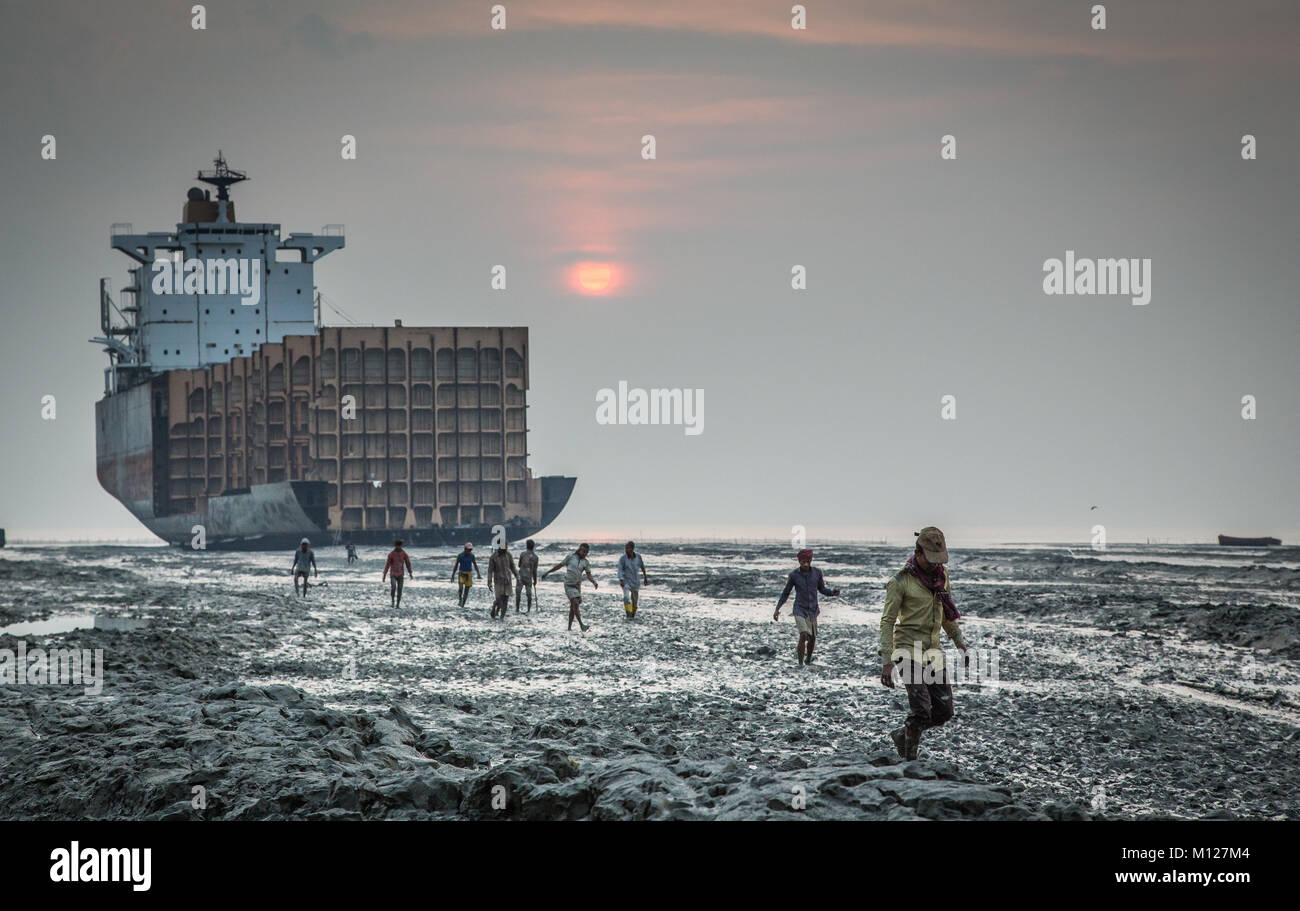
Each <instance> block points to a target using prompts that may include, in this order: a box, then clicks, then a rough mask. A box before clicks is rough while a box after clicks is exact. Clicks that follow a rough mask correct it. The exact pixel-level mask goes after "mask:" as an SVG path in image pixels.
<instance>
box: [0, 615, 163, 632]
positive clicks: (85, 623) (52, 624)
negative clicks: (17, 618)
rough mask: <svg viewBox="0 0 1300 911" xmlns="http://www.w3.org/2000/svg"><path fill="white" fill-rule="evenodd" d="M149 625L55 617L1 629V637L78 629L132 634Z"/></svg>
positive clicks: (127, 620)
mask: <svg viewBox="0 0 1300 911" xmlns="http://www.w3.org/2000/svg"><path fill="white" fill-rule="evenodd" d="M148 625H149V621H148V620H136V619H134V618H131V617H98V616H95V615H94V614H70V615H68V616H66V617H55V618H53V619H52V620H38V621H36V622H34V623H14V624H11V625H9V626H4V627H0V636H49V635H53V634H55V633H69V632H72V631H73V630H77V629H102V630H108V631H110V632H130V631H132V630H137V629H142V628H144V627H146V626H148Z"/></svg>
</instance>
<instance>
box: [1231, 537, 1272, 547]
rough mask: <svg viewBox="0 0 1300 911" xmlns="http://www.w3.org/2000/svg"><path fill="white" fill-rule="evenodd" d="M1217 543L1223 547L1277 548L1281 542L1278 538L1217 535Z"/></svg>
mask: <svg viewBox="0 0 1300 911" xmlns="http://www.w3.org/2000/svg"><path fill="white" fill-rule="evenodd" d="M1219 543H1220V544H1222V545H1223V546H1224V547H1279V546H1281V544H1282V541H1281V539H1280V538H1233V537H1231V536H1229V535H1219Z"/></svg>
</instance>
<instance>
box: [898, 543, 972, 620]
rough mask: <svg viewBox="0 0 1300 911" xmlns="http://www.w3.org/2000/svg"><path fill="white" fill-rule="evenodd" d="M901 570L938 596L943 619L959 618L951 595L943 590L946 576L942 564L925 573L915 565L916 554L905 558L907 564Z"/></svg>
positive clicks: (946, 579)
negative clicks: (941, 604)
mask: <svg viewBox="0 0 1300 911" xmlns="http://www.w3.org/2000/svg"><path fill="white" fill-rule="evenodd" d="M903 569H905V570H907V571H908V572H909V573H911V574H912V575H913V576H915V577H916V579H917V581H918V582H920V583H921V584H922V585H924V586H925V587H926V588H927V589H928V590H929V591H931V592H933V593H934V594H936V595H938V596H939V600H940V601H941V602H943V619H945V620H956V619H958V618H959V617H961V614H959V613H957V605H956V604H954V603H953V600H952V595H950V594H948V592H947V591H945V590H944V589H945V586H946V585H947V582H948V574H947V571H946V570H945V569H944V568H943V564H939V565H937V566H936V567H935V568H934V571H932V572H928V573H927V572H926V571H925V570H923V569H921V567H919V566H917V565H916V554H912V556H910V557H908V558H907V563H905V564H904V565H903Z"/></svg>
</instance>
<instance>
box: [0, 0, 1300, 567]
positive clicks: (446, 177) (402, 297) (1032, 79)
mask: <svg viewBox="0 0 1300 911" xmlns="http://www.w3.org/2000/svg"><path fill="white" fill-rule="evenodd" d="M191 5H192V4H191V3H189V2H185V3H164V2H130V0H126V2H113V3H93V4H87V3H69V2H42V3H31V2H23V3H10V2H3V0H0V106H2V107H0V110H2V112H3V122H4V128H3V130H0V161H2V162H3V169H2V170H0V175H3V176H2V177H0V180H2V181H3V185H2V190H3V192H2V194H0V244H2V247H0V249H3V254H2V255H3V260H2V261H3V266H4V272H3V279H4V280H3V285H0V287H2V288H3V292H2V293H3V300H2V302H0V307H2V308H3V313H4V317H5V331H4V332H3V333H0V371H3V382H2V383H0V407H3V410H4V414H6V415H7V416H8V420H7V423H6V424H5V429H4V432H3V436H2V437H0V526H4V527H7V528H8V529H9V533H10V535H11V536H40V535H53V534H59V535H70V536H72V537H92V536H96V535H99V534H105V533H108V534H136V535H138V534H142V533H144V530H143V528H141V527H140V526H139V525H138V524H137V523H135V521H134V520H133V519H132V518H131V517H130V516H129V514H128V513H127V512H126V511H125V509H123V508H122V507H121V506H120V505H118V504H117V502H116V501H115V500H113V499H112V498H111V497H110V496H109V495H108V494H106V493H104V492H103V491H102V490H101V489H100V487H99V485H98V483H97V481H96V480H95V466H94V453H95V447H94V433H93V421H92V417H93V403H94V401H95V399H97V398H98V397H99V395H100V393H101V390H102V385H103V380H102V369H103V366H104V364H105V358H104V357H103V356H102V355H101V354H100V353H99V350H98V349H97V348H96V347H95V346H92V345H89V344H87V343H86V340H87V339H88V338H90V337H91V336H92V335H97V334H98V326H97V322H98V309H97V287H98V281H99V279H100V278H101V277H110V278H111V279H112V287H113V288H114V289H116V288H118V287H120V286H121V285H122V284H124V283H125V279H126V268H127V265H128V260H127V259H126V257H124V256H122V255H121V254H118V253H115V252H113V251H111V250H110V249H109V246H108V241H109V226H110V224H112V223H113V222H131V223H132V224H133V225H134V227H135V230H136V231H138V232H143V231H151V230H153V231H163V230H172V229H173V228H174V225H175V223H176V221H177V220H178V219H179V218H180V211H181V205H182V202H183V200H184V196H185V191H186V189H187V188H188V187H189V186H191V185H192V184H193V183H194V181H193V177H194V171H195V170H196V169H197V168H201V167H208V166H209V165H210V161H211V159H212V157H213V156H214V155H215V154H216V150H217V149H218V148H221V149H223V150H224V151H225V154H226V157H227V158H228V160H229V161H230V163H231V165H232V166H233V167H236V168H240V169H244V170H247V171H248V172H249V174H250V175H251V177H252V180H250V181H249V182H248V183H246V184H243V185H241V186H240V187H238V188H236V191H235V196H234V198H235V202H236V206H237V210H238V215H239V216H240V218H241V219H243V220H258V221H275V222H279V223H281V224H282V225H283V226H284V231H285V232H286V233H288V232H289V231H315V230H319V229H320V227H321V226H322V225H324V224H326V223H333V222H339V223H343V224H344V225H345V226H346V231H347V247H346V249H344V250H343V251H341V252H338V253H334V254H332V255H331V256H329V257H327V258H326V259H325V260H323V261H322V262H321V264H320V265H319V266H318V267H317V270H316V282H317V285H318V287H319V288H320V289H321V290H322V291H323V292H324V294H325V295H326V296H327V297H328V298H329V299H330V300H332V301H334V302H336V303H337V304H338V305H339V306H341V307H342V308H343V309H344V310H345V311H346V312H348V313H349V314H351V315H352V316H353V317H354V318H356V319H357V320H359V321H361V322H366V323H376V324H379V325H383V324H391V321H392V320H393V319H394V318H398V319H402V320H403V321H404V322H405V323H406V324H407V325H422V324H427V325H435V326H446V325H458V324H461V325H482V324H485V323H486V324H501V325H520V324H522V325H527V326H529V327H531V346H532V367H531V379H532V388H531V391H530V394H529V404H530V406H531V408H530V418H529V421H530V427H531V434H530V440H529V450H530V452H531V453H532V457H531V464H532V466H533V468H534V470H535V471H536V472H537V473H539V474H551V473H556V474H558V473H563V474H574V475H577V476H578V478H579V481H578V485H577V487H576V489H575V491H574V495H573V499H572V500H571V501H570V504H569V507H568V509H567V511H566V512H565V513H564V516H563V518H562V520H561V522H560V523H558V524H557V525H556V526H553V527H552V531H553V533H555V534H558V535H568V536H572V535H582V534H600V533H606V532H607V533H609V534H611V535H614V536H617V535H619V534H623V533H625V532H624V530H626V533H628V534H632V533H636V534H654V533H674V534H691V533H692V532H693V531H694V532H698V533H708V532H710V531H712V530H717V529H724V528H725V529H728V530H731V531H732V532H734V533H735V534H737V535H741V534H743V535H747V536H755V537H758V536H762V537H780V536H783V535H788V534H789V530H790V527H791V526H792V525H795V524H802V525H804V526H806V527H807V529H808V534H809V536H810V538H811V539H812V540H816V539H817V537H818V535H819V534H820V535H830V534H843V533H846V532H851V531H855V530H862V531H863V533H868V530H871V529H882V528H883V529H903V530H905V529H906V528H907V527H909V526H910V527H919V526H920V525H923V524H937V525H940V526H942V527H944V528H945V529H946V530H947V531H948V532H949V537H950V542H951V543H953V544H954V545H956V544H957V543H958V540H956V539H955V538H957V537H958V536H960V535H962V534H966V535H968V536H970V537H972V538H973V537H975V536H977V535H980V534H984V535H994V536H998V535H1003V536H1006V537H1012V538H1015V537H1041V536H1047V537H1052V538H1055V539H1062V538H1069V539H1071V540H1073V539H1078V540H1082V541H1086V540H1087V539H1088V536H1089V534H1090V529H1091V527H1092V525H1093V524H1095V523H1098V522H1101V523H1104V524H1106V526H1107V531H1108V535H1109V537H1110V538H1111V539H1112V540H1134V539H1138V540H1140V539H1142V538H1144V537H1146V536H1148V535H1165V536H1173V537H1183V538H1195V537H1197V536H1204V535H1208V534H1212V533H1214V532H1216V531H1223V532H1228V533H1237V534H1265V533H1269V534H1280V535H1282V536H1283V537H1286V538H1288V539H1292V540H1293V539H1294V538H1295V537H1296V535H1297V530H1300V482H1298V481H1297V477H1296V466H1297V464H1298V463H1300V408H1298V404H1300V390H1298V388H1297V386H1298V383H1297V377H1298V375H1300V368H1298V367H1297V357H1296V348H1297V344H1298V343H1300V302H1298V301H1297V291H1296V267H1297V226H1298V225H1300V179H1298V178H1297V174H1298V173H1300V170H1298V168H1297V165H1298V164H1300V155H1298V153H1297V149H1300V127H1298V125H1297V116H1296V114H1297V100H1296V99H1297V98H1300V50H1298V48H1300V5H1297V4H1295V3H1291V2H1240V3H1228V2H1223V3H1205V2H1177V0H1170V2H1144V3H1141V4H1130V3H1109V4H1106V5H1107V8H1108V19H1107V28H1106V30H1105V31H1096V30H1093V29H1092V28H1091V27H1090V19H1091V13H1090V7H1091V6H1092V3H1091V2H1074V0H1071V2H1041V0H1025V2H1011V0H1002V2H988V3H967V2H917V0H891V2H881V3H876V2H854V3H845V2H817V0H812V2H808V3H806V4H805V5H806V6H807V7H808V28H807V29H806V30H805V31H795V30H793V29H791V28H790V12H789V10H790V6H791V4H790V3H789V2H770V3H769V2H708V3H700V2H698V0H646V2H609V3H596V2H591V0H573V2H558V0H556V2H549V0H530V2H527V3H524V2H518V3H511V2H506V3H505V6H506V9H507V26H508V27H507V28H506V29H505V30H504V31H494V30H492V29H491V28H490V27H489V19H490V13H489V10H490V8H491V6H492V4H491V3H490V2H488V0H474V2H452V3H436V4H434V3H429V2H423V0H421V2H416V0H410V2H405V0H404V2H392V3H356V2H319V3H310V4H308V3H297V2H282V0H276V2H230V3H226V2H214V3H208V4H206V6H207V29H206V30H204V31H195V30H193V29H192V28H191V27H190V18H191V16H190V12H189V10H190V6H191ZM1245 133H1251V134H1254V135H1255V136H1256V137H1257V142H1258V156H1259V157H1258V160H1255V161H1243V160H1242V157H1241V154H1240V150H1241V137H1242V135H1243V134H1245ZM45 134H53V135H54V136H56V137H57V152H58V158H57V160H55V161H44V160H42V159H41V157H40V149H41V137H42V136H43V135H45ZM344 134H352V135H354V136H356V138H357V143H358V158H357V160H355V161H344V160H342V159H341V156H340V153H339V150H340V137H341V136H343V135H344ZM644 134H653V135H654V136H655V139H656V153H657V157H656V159H655V160H652V161H647V160H643V158H642V157H641V149H642V144H641V137H642V136H643V135H644ZM946 134H950V135H952V136H954V137H955V138H956V151H957V158H956V160H952V161H944V160H941V159H940V139H941V137H942V136H944V135H946ZM1066 250H1074V251H1076V253H1077V254H1078V256H1080V257H1094V258H1100V257H1126V258H1138V259H1147V258H1149V259H1150V260H1151V261H1152V267H1151V268H1152V291H1153V293H1152V299H1151V303H1150V304H1149V305H1147V306H1145V307H1140V306H1133V305H1132V304H1130V303H1129V299H1128V297H1120V296H1064V297H1051V296H1047V295H1045V294H1044V293H1043V289H1042V279H1043V263H1044V261H1045V260H1046V259H1048V258H1051V257H1063V256H1064V255H1065V251H1066ZM582 259H597V260H602V261H606V262H611V263H614V264H615V266H614V268H615V275H616V278H617V281H618V287H617V289H616V290H615V291H614V293H611V294H607V295H603V296H592V295H584V294H582V293H580V292H579V291H577V290H576V289H574V288H573V287H572V286H571V284H570V283H569V282H568V281H567V280H566V279H567V273H568V269H569V267H570V266H571V264H572V263H574V262H576V261H578V260H582ZM498 263H500V264H503V265H505V266H506V268H507V270H508V282H509V286H508V290H507V291H505V292H501V291H493V290H491V288H490V286H489V281H490V269H491V268H492V266H493V265H495V264H498ZM796 264H799V265H803V266H805V267H806V268H807V274H808V278H807V290H803V291H795V290H793V289H792V288H791V286H790V279H791V272H790V270H791V267H792V266H794V265H796ZM326 321H327V322H338V321H339V320H338V319H337V318H336V317H334V316H333V314H332V313H330V312H329V311H328V310H326ZM620 380H625V381H627V382H628V383H629V384H630V385H631V386H634V387H645V388H652V387H670V388H691V389H696V388H699V389H703V390H704V396H705V425H704V426H705V430H704V432H703V433H702V434H700V435H698V436H688V435H686V434H685V433H683V429H682V428H681V427H680V426H602V425H599V424H597V423H596V420H595V397H596V392H597V390H599V389H601V388H603V387H613V386H616V385H617V383H618V382H619V381H620ZM46 394H52V395H55V396H56V397H57V408H58V410H57V419H56V420H54V421H44V420H42V419H41V413H40V412H41V406H40V400H41V396H43V395H46ZM1247 394H1250V395H1254V396H1256V398H1257V403H1258V404H1257V407H1258V417H1257V419H1256V420H1254V421H1246V420H1243V419H1242V417H1241V409H1242V405H1241V398H1242V396H1243V395H1247ZM944 395H953V396H955V397H956V402H957V405H956V407H957V419H956V420H955V421H945V420H942V419H941V417H940V400H941V398H942V397H943V396H944ZM1092 505H1099V506H1100V507H1101V508H1100V509H1098V510H1096V511H1092V510H1090V509H1089V507H1090V506H1092Z"/></svg>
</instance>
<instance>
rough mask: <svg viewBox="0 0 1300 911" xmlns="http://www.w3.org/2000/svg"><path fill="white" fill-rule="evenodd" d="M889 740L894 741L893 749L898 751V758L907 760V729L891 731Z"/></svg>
mask: <svg viewBox="0 0 1300 911" xmlns="http://www.w3.org/2000/svg"><path fill="white" fill-rule="evenodd" d="M889 739H890V740H892V741H894V749H896V750H898V758H899V759H906V758H907V728H899V729H898V730H896V731H891V732H890V734H889Z"/></svg>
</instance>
